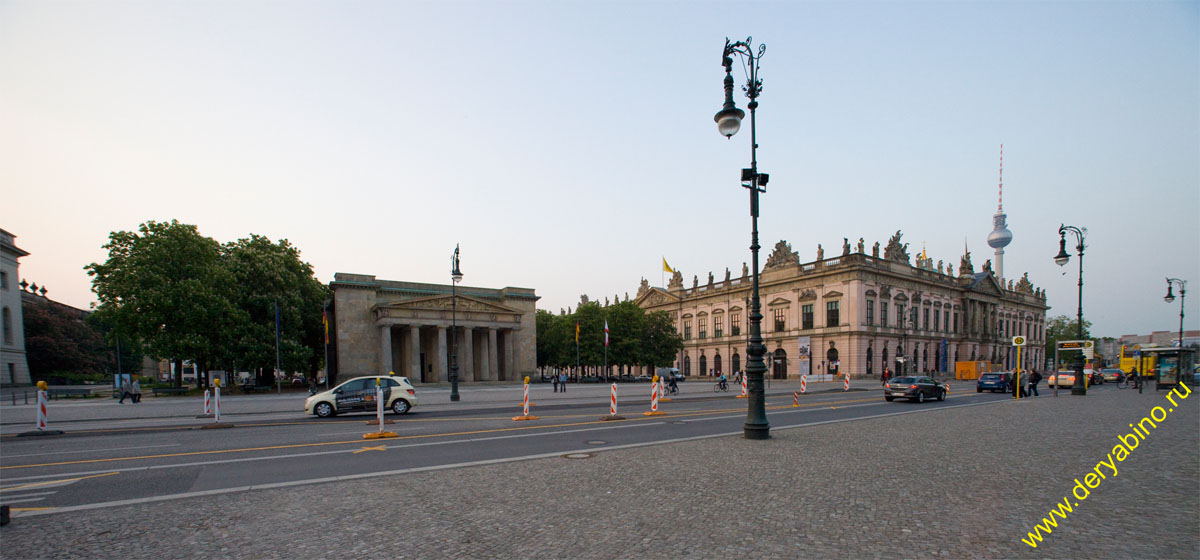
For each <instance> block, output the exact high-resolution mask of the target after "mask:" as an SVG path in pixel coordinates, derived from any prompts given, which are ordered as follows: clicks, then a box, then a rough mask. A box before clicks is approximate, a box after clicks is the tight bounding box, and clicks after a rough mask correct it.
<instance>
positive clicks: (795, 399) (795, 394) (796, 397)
mask: <svg viewBox="0 0 1200 560" xmlns="http://www.w3.org/2000/svg"><path fill="white" fill-rule="evenodd" d="M792 406H800V391H792Z"/></svg>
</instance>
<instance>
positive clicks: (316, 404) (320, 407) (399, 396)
mask: <svg viewBox="0 0 1200 560" xmlns="http://www.w3.org/2000/svg"><path fill="white" fill-rule="evenodd" d="M376 379H378V380H379V382H378V383H379V386H380V387H382V388H383V406H384V408H385V409H387V410H390V411H392V412H394V413H396V414H406V413H408V411H409V410H412V407H414V406H416V405H417V391H416V389H414V388H413V386H412V383H410V382H409V381H408V378H407V377H400V376H396V375H371V376H366V377H355V378H354V379H351V380H349V381H346V382H344V383H341V384H339V385H338V386H337V387H334V388H332V389H330V390H328V391H323V392H320V393H317V394H315V395H313V396H311V397H308V399H307V400H305V401H304V412H305V413H306V414H315V415H317V416H320V417H321V418H328V417H330V416H334V415H337V414H345V413H347V412H375V408H376V406H377V405H376V402H375V384H376V381H375V380H376Z"/></svg>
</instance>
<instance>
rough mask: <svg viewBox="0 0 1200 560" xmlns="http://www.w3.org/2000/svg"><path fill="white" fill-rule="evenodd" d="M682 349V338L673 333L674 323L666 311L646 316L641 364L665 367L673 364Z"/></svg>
mask: <svg viewBox="0 0 1200 560" xmlns="http://www.w3.org/2000/svg"><path fill="white" fill-rule="evenodd" d="M682 349H683V337H682V336H680V335H679V333H678V332H676V331H675V322H674V321H672V320H671V315H670V314H668V313H667V312H666V311H654V312H652V313H648V314H647V315H646V321H645V331H644V335H643V338H642V363H644V364H647V365H651V366H654V367H667V366H670V365H671V364H672V363H674V362H675V359H676V358H677V357H678V356H679V351H680V350H682Z"/></svg>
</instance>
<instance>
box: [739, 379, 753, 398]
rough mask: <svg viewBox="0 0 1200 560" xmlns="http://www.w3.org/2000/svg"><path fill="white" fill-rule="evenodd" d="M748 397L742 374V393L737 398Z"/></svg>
mask: <svg viewBox="0 0 1200 560" xmlns="http://www.w3.org/2000/svg"><path fill="white" fill-rule="evenodd" d="M749 397H750V395H749V393H747V392H746V376H745V375H743V376H742V394H740V395H738V396H737V398H739V399H745V398H749Z"/></svg>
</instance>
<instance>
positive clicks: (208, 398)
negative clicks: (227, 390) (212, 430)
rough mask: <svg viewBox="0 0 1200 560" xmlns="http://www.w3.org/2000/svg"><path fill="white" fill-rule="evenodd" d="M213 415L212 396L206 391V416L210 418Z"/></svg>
mask: <svg viewBox="0 0 1200 560" xmlns="http://www.w3.org/2000/svg"><path fill="white" fill-rule="evenodd" d="M211 414H212V395H210V394H209V392H208V389H205V390H204V415H205V416H209V415H211Z"/></svg>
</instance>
